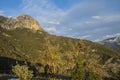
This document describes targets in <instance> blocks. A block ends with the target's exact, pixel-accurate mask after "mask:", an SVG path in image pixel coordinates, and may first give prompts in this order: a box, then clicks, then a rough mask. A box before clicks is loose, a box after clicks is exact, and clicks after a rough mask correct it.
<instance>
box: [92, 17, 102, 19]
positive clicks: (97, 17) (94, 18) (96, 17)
mask: <svg viewBox="0 0 120 80" xmlns="http://www.w3.org/2000/svg"><path fill="white" fill-rule="evenodd" d="M92 18H93V19H101V17H100V16H92Z"/></svg>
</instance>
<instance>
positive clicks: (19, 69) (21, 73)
mask: <svg viewBox="0 0 120 80" xmlns="http://www.w3.org/2000/svg"><path fill="white" fill-rule="evenodd" d="M12 71H13V72H14V73H15V74H16V76H17V77H19V79H20V80H30V79H31V78H32V77H33V71H30V70H29V69H28V66H27V65H19V64H17V65H15V66H13V68H12Z"/></svg>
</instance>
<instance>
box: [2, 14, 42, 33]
mask: <svg viewBox="0 0 120 80" xmlns="http://www.w3.org/2000/svg"><path fill="white" fill-rule="evenodd" d="M0 22H2V23H0V26H1V27H3V28H5V29H9V30H10V29H16V28H18V27H19V28H23V27H24V28H29V29H31V30H41V31H44V30H43V28H42V27H41V26H40V24H39V23H38V21H37V20H35V19H34V18H32V17H31V16H29V15H27V14H22V15H19V16H17V17H16V18H12V17H4V16H0ZM23 25H24V26H23Z"/></svg>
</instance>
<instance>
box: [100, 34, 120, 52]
mask: <svg viewBox="0 0 120 80" xmlns="http://www.w3.org/2000/svg"><path fill="white" fill-rule="evenodd" d="M100 43H101V44H103V45H105V46H108V47H110V48H111V49H113V50H115V51H116V52H119V53H120V35H117V36H114V37H111V38H108V39H105V40H103V41H101V42H100Z"/></svg>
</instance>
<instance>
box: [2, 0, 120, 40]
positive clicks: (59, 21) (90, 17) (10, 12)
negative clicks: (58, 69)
mask: <svg viewBox="0 0 120 80" xmlns="http://www.w3.org/2000/svg"><path fill="white" fill-rule="evenodd" d="M20 14H28V15H30V16H32V17H34V18H35V19H37V20H38V21H39V23H40V25H41V26H42V27H43V28H44V29H45V30H46V31H47V32H49V33H51V34H54V35H58V36H67V37H73V38H80V39H87V40H92V41H100V40H103V39H106V38H109V37H112V36H114V35H120V0H0V15H4V16H13V17H17V16H18V15H20Z"/></svg>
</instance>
